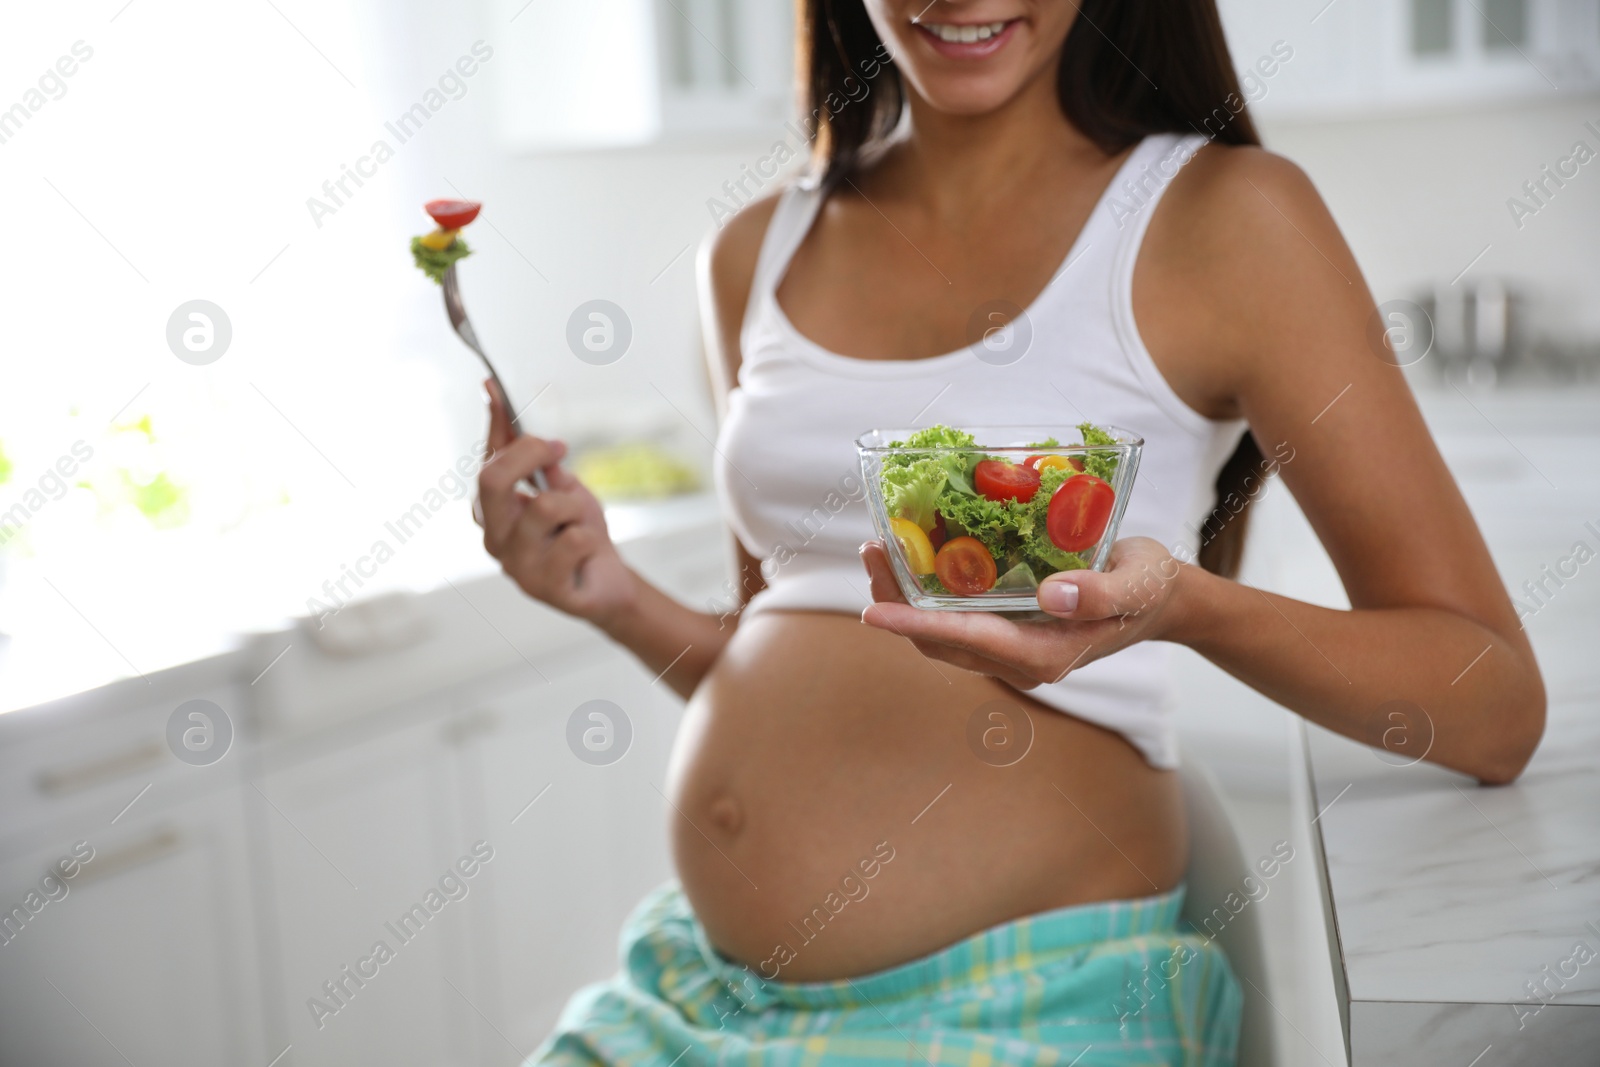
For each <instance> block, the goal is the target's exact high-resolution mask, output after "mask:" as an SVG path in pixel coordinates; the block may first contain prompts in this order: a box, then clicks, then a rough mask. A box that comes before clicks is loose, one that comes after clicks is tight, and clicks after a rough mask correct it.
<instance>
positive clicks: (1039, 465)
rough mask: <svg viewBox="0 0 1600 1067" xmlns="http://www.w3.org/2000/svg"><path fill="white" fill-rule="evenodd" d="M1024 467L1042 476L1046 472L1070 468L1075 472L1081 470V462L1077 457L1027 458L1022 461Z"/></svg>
mask: <svg viewBox="0 0 1600 1067" xmlns="http://www.w3.org/2000/svg"><path fill="white" fill-rule="evenodd" d="M1022 465H1023V466H1024V467H1032V468H1033V469H1034V470H1036V471H1038V472H1039V473H1040V474H1043V473H1044V472H1045V471H1047V470H1057V469H1060V468H1064V467H1070V468H1072V469H1073V470H1075V471H1082V470H1083V460H1081V459H1079V458H1078V457H1077V456H1029V457H1028V458H1027V459H1025V460H1023V461H1022Z"/></svg>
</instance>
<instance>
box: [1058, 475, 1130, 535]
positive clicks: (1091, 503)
mask: <svg viewBox="0 0 1600 1067" xmlns="http://www.w3.org/2000/svg"><path fill="white" fill-rule="evenodd" d="M1115 500H1116V493H1115V491H1113V490H1112V488H1111V486H1110V484H1109V483H1107V482H1105V481H1102V480H1101V479H1099V478H1096V477H1095V476H1094V475H1092V474H1075V475H1073V476H1072V477H1071V478H1068V479H1067V480H1066V481H1064V482H1062V483H1061V487H1060V488H1059V489H1057V490H1056V491H1055V495H1053V496H1052V497H1051V498H1050V508H1049V510H1048V511H1047V512H1046V514H1045V531H1046V532H1047V533H1048V534H1049V535H1050V541H1051V543H1053V544H1054V545H1055V546H1056V547H1057V548H1059V549H1061V551H1063V552H1082V551H1083V550H1084V549H1086V548H1092V547H1093V546H1094V545H1095V543H1096V542H1098V541H1099V540H1100V536H1101V535H1102V534H1104V533H1105V532H1106V525H1107V524H1108V523H1109V522H1110V521H1111V505H1112V503H1113V502H1114V501H1115Z"/></svg>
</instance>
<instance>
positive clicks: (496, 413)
mask: <svg viewBox="0 0 1600 1067" xmlns="http://www.w3.org/2000/svg"><path fill="white" fill-rule="evenodd" d="M483 388H484V391H485V392H487V393H488V394H489V438H488V442H487V444H485V446H484V455H483V458H484V462H485V463H487V462H488V461H489V458H490V457H491V456H493V455H494V454H495V453H496V452H498V451H500V450H501V449H502V448H504V447H506V446H507V445H509V444H510V443H511V442H512V441H513V440H515V438H516V432H515V431H514V430H512V429H511V415H510V413H509V412H508V411H507V410H506V398H505V397H504V396H502V395H501V394H500V387H499V386H498V385H496V384H495V382H494V379H493V378H485V379H484V380H483Z"/></svg>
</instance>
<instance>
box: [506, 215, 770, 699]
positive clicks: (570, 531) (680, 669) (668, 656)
mask: <svg viewBox="0 0 1600 1067" xmlns="http://www.w3.org/2000/svg"><path fill="white" fill-rule="evenodd" d="M774 204H775V201H774V200H773V199H771V198H768V199H767V200H763V201H760V202H757V203H755V204H752V205H750V206H749V207H748V208H747V209H745V210H744V211H742V212H740V213H739V215H737V216H736V217H735V218H733V219H731V220H729V222H728V224H727V226H725V227H724V228H723V229H722V230H720V231H717V232H715V233H713V234H712V235H711V236H710V237H708V238H707V240H706V242H705V245H704V246H703V247H702V249H701V255H700V287H701V309H702V316H703V319H704V322H705V337H706V348H707V359H708V365H709V367H710V371H711V378H712V383H713V394H714V396H715V398H716V401H717V407H718V412H719V414H720V413H721V411H722V408H723V405H724V400H725V394H726V391H727V390H728V389H729V388H731V386H732V383H733V381H734V380H735V377H736V375H737V373H738V367H739V325H740V322H741V321H742V319H743V317H744V307H745V303H746V301H747V299H748V298H749V293H750V284H751V279H752V277H753V275H754V273H755V263H756V258H757V255H758V254H759V252H760V248H761V239H762V237H763V235H764V234H765V233H766V228H767V222H768V221H769V219H770V218H771V215H772V208H773V206H774ZM484 385H485V388H487V389H488V390H489V442H488V453H489V454H488V458H487V459H486V461H485V462H484V466H483V469H482V471H480V472H479V475H478V497H479V505H480V506H479V508H478V509H476V513H478V514H480V515H481V518H480V520H479V521H480V524H481V525H482V526H483V544H484V548H486V549H487V550H488V552H489V554H490V555H491V556H493V557H494V558H495V559H497V560H499V561H500V564H501V567H502V569H504V571H505V572H506V574H507V575H509V576H510V577H511V578H512V579H513V580H514V581H515V582H516V583H517V584H518V585H519V586H520V587H521V588H522V590H523V591H524V592H525V593H527V594H528V595H529V596H531V597H533V598H534V599H536V600H541V601H543V602H544V603H546V604H549V605H550V606H551V607H554V608H557V609H559V610H561V611H564V612H566V613H567V614H569V615H574V616H577V617H578V618H581V619H586V620H588V621H589V622H591V623H593V624H594V625H595V626H596V627H598V628H599V629H600V630H602V631H603V632H604V633H605V634H606V635H607V636H609V637H610V638H611V639H612V640H614V641H616V642H617V643H618V644H620V645H622V646H623V647H624V648H626V649H628V650H629V651H630V652H632V653H633V654H634V655H635V656H636V657H638V659H639V660H640V662H642V663H643V664H644V665H645V666H646V667H648V668H649V669H650V670H652V671H656V672H658V673H659V674H660V676H661V680H662V681H665V682H666V683H667V684H668V685H670V686H671V687H672V688H673V689H674V690H675V691H677V692H678V694H679V695H681V696H685V697H687V696H689V695H690V694H691V693H693V692H694V690H695V688H696V687H698V686H699V684H700V680H701V679H702V678H704V677H705V675H706V672H707V671H709V670H710V669H711V665H712V664H713V663H715V662H716V659H717V657H718V656H720V655H721V654H722V649H723V646H724V645H726V644H727V643H728V639H729V638H730V637H732V636H733V631H734V628H735V627H736V626H737V625H738V621H739V612H740V610H742V608H743V605H744V604H745V603H747V602H748V601H749V599H750V597H751V596H753V595H755V594H756V593H757V592H759V591H760V590H761V588H762V587H763V585H764V582H763V581H762V579H761V569H760V564H759V562H758V561H757V560H756V559H755V558H754V557H752V556H751V555H750V554H749V553H748V552H746V551H745V550H744V548H743V546H741V545H738V544H737V542H735V552H736V556H737V560H738V565H739V577H738V581H737V582H736V583H735V598H736V604H737V609H736V610H733V611H727V612H722V613H719V614H712V613H708V612H701V611H695V610H693V609H692V608H689V607H686V606H684V605H683V604H680V603H678V602H677V601H676V600H673V599H672V598H671V597H670V596H668V595H667V594H666V593H664V592H662V591H661V590H660V589H657V588H656V587H655V586H653V585H651V584H650V583H649V582H647V581H645V580H644V579H643V578H641V577H640V576H639V575H638V574H636V573H635V572H634V571H633V570H632V568H630V567H629V566H628V565H627V564H626V563H624V562H623V560H622V557H621V556H620V555H619V554H618V552H617V549H616V546H615V545H614V544H612V542H611V538H610V535H609V534H608V532H607V531H606V523H605V512H604V509H602V508H601V506H600V502H599V501H598V500H597V499H595V497H594V495H593V494H592V493H590V492H589V490H588V489H587V488H585V487H584V485H583V484H582V483H581V482H579V481H578V479H577V478H575V477H573V475H572V474H571V473H569V472H568V471H566V470H564V469H563V468H562V467H561V465H560V464H561V459H562V457H563V456H565V455H566V446H565V445H564V444H563V443H562V442H560V441H547V440H543V439H541V438H537V437H532V436H523V437H516V436H514V435H513V433H512V430H511V421H510V419H509V418H508V416H507V414H506V410H505V399H504V398H503V397H501V396H500V395H499V393H498V392H497V391H496V390H495V388H494V385H493V383H492V382H485V383H484ZM536 470H543V471H544V472H545V475H546V477H547V478H548V480H549V485H550V489H549V491H548V492H543V493H540V494H539V495H538V496H529V495H528V494H526V493H524V492H522V491H521V490H520V489H518V488H517V486H518V485H519V484H521V483H522V482H524V481H525V480H527V479H529V478H531V477H532V475H533V472H534V471H536Z"/></svg>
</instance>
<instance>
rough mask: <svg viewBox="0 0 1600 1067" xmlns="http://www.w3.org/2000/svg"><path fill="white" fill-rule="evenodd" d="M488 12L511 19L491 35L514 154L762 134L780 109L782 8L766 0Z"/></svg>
mask: <svg viewBox="0 0 1600 1067" xmlns="http://www.w3.org/2000/svg"><path fill="white" fill-rule="evenodd" d="M493 10H494V14H495V19H496V24H497V25H508V24H512V23H513V22H515V25H513V26H512V29H513V30H514V31H516V32H512V33H508V34H505V35H504V36H503V37H501V38H498V39H496V40H495V42H494V44H495V48H496V49H497V56H496V58H495V61H494V69H495V71H496V74H495V77H496V78H497V81H498V85H499V104H500V107H499V109H498V115H499V123H500V134H501V139H502V141H503V142H504V143H505V144H506V145H507V147H509V148H511V149H512V150H514V151H565V150H575V149H579V150H581V149H595V148H615V147H622V146H629V145H642V144H652V143H660V142H682V141H683V140H685V139H690V138H699V139H703V138H705V137H708V136H711V137H718V136H721V137H725V136H728V135H730V134H735V135H737V134H744V135H750V134H766V133H769V132H775V131H778V130H779V129H780V127H781V124H782V123H783V120H784V119H785V118H787V117H788V115H789V104H790V93H791V89H792V81H791V78H790V72H791V70H792V69H793V60H792V56H791V52H792V44H791V42H792V39H793V35H792V30H791V21H792V17H793V16H792V15H791V13H790V9H789V6H788V5H787V4H784V3H781V2H778V0H762V2H760V3H749V2H740V0H590V2H589V3H586V4H580V5H570V6H566V5H544V4H538V5H533V6H531V7H530V5H529V4H528V3H527V0H496V2H495V3H494V5H493ZM556 98H559V99H561V100H562V102H563V106H562V107H559V108H552V107H550V106H549V102H550V101H551V100H552V99H556ZM791 147H793V146H791Z"/></svg>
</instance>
